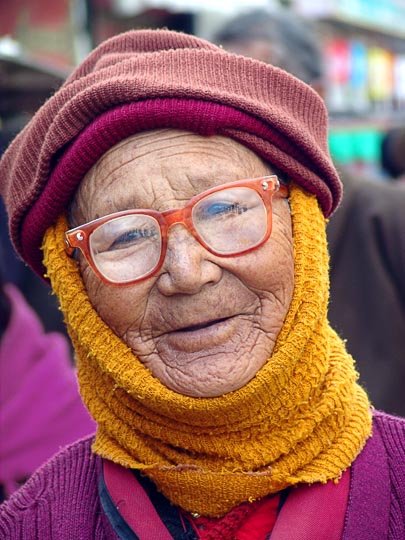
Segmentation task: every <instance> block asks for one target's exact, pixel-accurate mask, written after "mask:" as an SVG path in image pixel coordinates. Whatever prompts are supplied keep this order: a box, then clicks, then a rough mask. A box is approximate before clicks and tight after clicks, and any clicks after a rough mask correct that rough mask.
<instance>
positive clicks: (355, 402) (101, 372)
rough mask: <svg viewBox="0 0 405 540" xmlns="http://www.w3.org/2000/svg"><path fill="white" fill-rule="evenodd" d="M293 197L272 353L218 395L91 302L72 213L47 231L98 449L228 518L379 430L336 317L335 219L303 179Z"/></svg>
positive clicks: (326, 472)
mask: <svg viewBox="0 0 405 540" xmlns="http://www.w3.org/2000/svg"><path fill="white" fill-rule="evenodd" d="M290 203H291V210H292V219H293V240H294V257H295V286H294V293H293V298H292V302H291V305H290V308H289V311H288V314H287V317H286V320H285V322H284V325H283V327H282V329H281V331H280V333H279V336H278V339H277V342H276V345H275V348H274V351H273V354H272V355H271V357H270V358H269V359H268V361H267V363H266V364H265V365H264V367H263V368H262V369H261V370H259V372H258V373H257V374H256V376H255V377H254V378H253V379H252V380H251V381H250V382H249V383H248V384H246V385H245V386H244V387H242V388H240V389H239V390H236V391H233V392H230V393H228V394H225V395H223V396H220V397H215V398H194V397H189V396H184V395H181V394H178V393H176V392H174V391H172V390H169V389H168V388H167V387H165V386H164V385H163V384H161V383H160V381H159V380H158V379H156V378H154V377H153V376H152V375H151V373H150V372H149V371H148V370H147V369H146V368H145V366H144V365H143V364H142V363H141V362H140V361H139V359H138V358H137V357H136V356H135V355H134V354H133V352H132V351H131V350H130V349H129V348H128V347H127V346H126V345H125V344H124V343H123V342H122V341H121V340H120V339H119V338H118V337H117V336H116V335H115V334H114V333H113V332H112V331H111V329H110V328H109V327H108V326H107V325H106V324H105V323H104V322H103V321H102V320H101V318H100V317H99V316H98V314H97V312H96V311H95V309H94V308H93V306H92V304H91V303H90V300H89V298H88V296H87V293H86V290H85V288H84V285H83V282H82V280H81V277H80V273H79V270H78V266H77V262H76V261H75V260H74V259H71V258H69V257H68V256H67V255H66V253H65V250H64V232H65V230H66V228H67V223H66V220H65V219H64V218H60V219H59V220H58V222H57V224H56V225H55V226H54V227H50V228H49V229H48V231H47V233H46V235H45V240H44V255H45V258H44V263H45V266H46V268H47V272H48V276H49V278H50V280H51V283H52V287H53V290H54V291H55V293H56V294H57V296H58V298H59V301H60V304H61V309H62V311H63V312H64V315H65V320H66V324H67V326H68V329H69V333H70V336H71V338H72V341H73V344H74V347H75V350H76V354H77V359H78V375H79V383H80V391H81V394H82V398H83V401H84V403H85V404H86V406H87V407H88V409H89V411H90V413H91V414H92V416H93V417H94V419H95V420H96V421H97V424H98V430H97V434H96V438H95V442H94V445H93V450H94V452H95V453H97V454H99V455H101V456H102V457H104V458H107V459H110V460H112V461H114V462H116V463H119V464H121V465H122V466H124V467H130V468H133V469H139V470H142V471H143V472H144V473H145V474H146V475H147V476H149V477H150V478H151V479H152V480H153V481H154V482H155V484H156V485H157V487H158V489H159V490H160V491H161V492H162V493H163V494H164V495H165V496H166V497H167V498H168V499H169V500H170V501H171V502H172V503H173V504H176V505H178V506H180V507H182V508H183V509H185V510H187V511H190V512H197V513H198V514H201V515H206V516H211V517H219V516H222V515H224V514H225V513H226V512H228V511H229V510H230V509H232V508H233V507H235V506H236V505H238V504H240V503H242V502H243V501H254V500H256V499H258V498H260V497H263V496H265V495H267V494H270V493H275V492H277V491H279V490H281V489H283V488H285V487H287V486H292V485H294V484H298V483H314V482H327V481H328V480H334V481H338V480H339V478H340V476H341V475H342V472H343V471H345V470H346V469H347V468H348V467H349V466H350V465H351V463H352V462H353V460H354V459H355V458H356V456H357V455H358V454H359V452H360V451H361V449H362V448H363V446H364V444H365V441H366V439H367V437H369V436H370V433H371V414H370V405H369V401H368V398H367V395H366V393H365V392H364V390H363V389H362V388H361V387H360V386H359V385H358V384H357V382H356V381H357V378H358V375H357V373H356V371H355V368H354V362H353V359H352V357H351V356H350V355H349V354H348V353H347V351H346V350H345V346H344V344H343V342H342V340H341V339H340V338H339V337H338V336H337V335H336V333H335V332H334V331H333V330H332V329H331V327H330V326H329V323H328V321H327V305H328V295H329V278H328V254H327V244H326V235H325V219H324V217H323V216H322V213H321V211H320V209H319V207H318V203H317V200H316V198H315V197H314V196H313V195H309V194H308V193H305V192H304V191H303V190H302V189H301V188H300V187H298V186H296V185H292V186H291V194H290ZM135 286H136V285H135Z"/></svg>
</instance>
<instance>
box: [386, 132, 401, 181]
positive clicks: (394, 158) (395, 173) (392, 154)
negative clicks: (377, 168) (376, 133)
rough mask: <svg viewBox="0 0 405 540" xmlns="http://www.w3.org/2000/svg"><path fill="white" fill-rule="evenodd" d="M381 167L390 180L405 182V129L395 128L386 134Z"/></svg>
mask: <svg viewBox="0 0 405 540" xmlns="http://www.w3.org/2000/svg"><path fill="white" fill-rule="evenodd" d="M381 165H382V168H383V170H384V172H385V173H386V174H387V178H388V180H389V179H392V180H395V181H399V182H405V127H395V128H392V129H389V130H388V131H387V132H386V133H385V134H384V136H383V139H382V143H381Z"/></svg>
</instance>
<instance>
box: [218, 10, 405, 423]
mask: <svg viewBox="0 0 405 540" xmlns="http://www.w3.org/2000/svg"><path fill="white" fill-rule="evenodd" d="M214 41H215V42H216V43H218V44H220V45H221V46H223V47H224V48H225V49H227V50H230V51H232V52H235V53H236V54H242V55H246V56H251V57H253V58H257V59H259V60H262V61H263V62H269V63H271V64H273V65H276V66H278V67H280V68H282V69H284V70H286V71H289V72H290V73H292V74H293V75H295V76H296V77H298V78H300V79H301V80H303V81H304V82H306V83H307V84H309V85H310V86H312V87H313V88H314V90H316V91H317V92H318V93H319V94H320V95H321V96H323V95H324V84H325V69H324V63H325V61H326V59H325V58H323V55H322V50H321V45H320V42H319V39H318V37H317V32H316V30H315V28H314V26H313V23H312V22H311V21H309V20H307V19H303V18H301V17H299V16H298V15H296V14H294V12H291V11H287V10H282V9H280V10H276V11H267V10H266V11H265V10H255V11H252V12H249V13H247V14H243V15H240V16H237V17H236V18H234V19H232V20H230V21H229V22H228V23H227V24H226V25H225V26H224V27H223V28H222V29H220V30H219V31H218V33H217V34H216V35H215V37H214ZM401 134H402V141H403V137H404V135H403V130H402V131H400V132H399V133H398V132H397V130H396V131H395V132H393V134H392V135H391V137H390V140H389V144H388V143H386V146H387V148H388V146H389V148H390V150H391V148H393V147H394V144H392V143H393V142H394V141H395V145H396V146H395V148H396V151H395V152H394V151H391V153H390V154H389V156H390V165H391V171H392V170H393V169H392V167H394V166H395V167H396V169H395V170H396V171H399V169H398V168H401V164H402V166H403V163H404V155H405V154H404V151H403V147H401V148H402V150H399V151H398V147H399V146H400V145H399V144H398V141H399V140H401V139H400V136H399V135H401ZM402 144H403V143H402ZM386 155H388V151H387V152H386ZM391 156H392V157H391ZM394 156H395V157H394ZM387 162H388V158H387ZM401 170H402V169H401ZM340 176H341V179H342V181H343V185H344V196H343V202H342V204H341V206H340V207H339V209H338V211H337V212H336V213H335V214H334V215H333V217H332V218H331V220H330V222H329V224H328V227H327V234H328V243H329V250H330V268H331V270H330V279H331V284H330V290H331V300H330V306H329V318H330V321H331V324H332V326H333V327H334V328H335V329H336V330H337V331H338V333H339V334H340V335H341V336H342V338H344V339H346V340H347V348H348V350H349V352H350V353H351V354H352V355H353V356H354V358H355V360H356V364H357V368H358V369H359V371H360V381H361V382H362V384H364V385H365V387H366V388H367V390H368V392H369V394H370V397H371V400H372V403H373V405H374V406H375V407H377V408H381V409H383V410H386V411H388V412H391V413H392V414H398V415H401V416H403V415H405V398H404V394H403V381H404V380H405V188H404V187H403V186H399V185H392V183H384V182H375V181H371V180H367V179H364V178H359V177H354V176H353V175H350V174H349V173H347V172H344V171H340Z"/></svg>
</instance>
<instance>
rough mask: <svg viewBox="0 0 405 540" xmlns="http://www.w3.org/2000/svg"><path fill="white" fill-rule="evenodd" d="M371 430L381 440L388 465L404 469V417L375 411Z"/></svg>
mask: <svg viewBox="0 0 405 540" xmlns="http://www.w3.org/2000/svg"><path fill="white" fill-rule="evenodd" d="M373 430H374V436H376V435H377V434H378V437H379V438H380V439H381V441H382V444H383V446H384V449H385V452H386V455H387V459H388V461H389V464H390V466H391V467H394V468H397V467H398V468H401V469H402V471H405V418H401V417H399V416H393V415H390V414H386V413H383V412H379V411H375V412H374V413H373Z"/></svg>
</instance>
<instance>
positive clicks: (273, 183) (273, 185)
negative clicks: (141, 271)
mask: <svg viewBox="0 0 405 540" xmlns="http://www.w3.org/2000/svg"><path fill="white" fill-rule="evenodd" d="M235 187H247V188H250V189H253V190H255V191H256V192H257V193H258V194H259V195H260V197H261V199H262V200H263V202H264V205H265V207H266V210H267V231H266V234H265V236H264V238H263V240H261V241H260V242H259V243H258V244H257V245H255V246H253V247H250V248H248V249H243V250H241V251H237V252H235V253H229V254H223V253H218V252H217V251H215V250H214V249H212V248H211V247H210V246H208V245H207V244H206V243H205V242H204V240H203V239H202V238H201V237H200V236H199V234H198V233H197V231H196V230H195V228H194V225H193V220H192V211H193V207H194V206H195V205H196V204H197V203H198V202H199V201H200V200H201V199H203V198H205V197H207V196H208V195H211V194H213V193H216V192H218V191H223V190H225V189H230V188H235ZM277 192H278V193H280V195H282V196H283V197H287V196H288V188H287V186H286V185H284V184H281V183H280V181H279V179H278V177H277V175H274V174H273V175H270V176H260V177H258V178H252V179H248V180H237V181H236V182H230V183H228V184H221V185H219V186H215V187H213V188H210V189H208V190H206V191H203V192H202V193H199V194H198V195H195V196H194V197H192V198H191V199H190V200H189V201H188V203H187V204H186V205H185V206H184V207H183V208H173V209H171V210H166V211H164V212H158V211H157V210H151V209H142V208H141V209H133V210H122V211H121V212H115V213H113V214H108V215H107V216H103V217H101V218H98V219H94V220H92V221H89V222H88V223H85V224H84V225H79V226H78V227H75V228H74V229H70V230H68V231H66V233H65V249H66V252H67V254H68V255H69V256H72V255H73V252H74V250H75V249H76V248H77V249H80V251H81V252H82V253H83V255H84V257H85V258H86V260H87V262H88V263H89V265H90V267H91V268H92V270H93V272H94V273H95V274H96V275H97V276H98V277H99V278H100V279H101V281H103V282H104V283H107V284H109V285H115V286H126V285H130V284H132V283H138V282H141V281H144V280H145V279H147V278H149V277H151V276H152V275H153V274H155V273H156V272H157V271H158V270H159V269H160V268H161V266H162V264H163V261H164V259H165V257H166V250H167V241H168V234H169V229H170V227H171V226H172V225H174V224H177V223H179V224H182V225H184V226H185V227H186V228H187V230H188V231H189V232H190V233H191V234H192V235H193V237H194V238H195V239H196V240H197V241H198V242H199V243H200V244H201V245H202V246H203V247H204V248H205V249H206V250H207V251H209V252H210V253H212V254H213V255H216V256H218V257H224V258H227V257H236V256H238V255H241V254H242V253H243V254H244V253H249V252H250V251H253V250H255V249H257V248H258V247H260V246H262V245H263V244H264V243H265V242H266V241H267V240H268V238H269V237H270V234H271V230H272V223H273V220H272V199H273V195H274V194H275V193H277ZM132 214H141V215H148V216H151V217H153V218H154V219H156V221H157V222H158V223H159V226H160V232H161V238H162V246H161V254H160V258H159V261H158V262H157V264H156V265H155V267H154V268H153V269H152V270H151V271H150V272H148V274H146V275H144V276H141V277H140V278H136V279H131V280H128V281H123V282H122V281H120V282H117V281H111V280H109V279H108V278H106V277H105V276H104V275H103V274H102V273H101V272H100V271H99V270H98V268H97V266H96V264H95V263H94V261H93V258H92V255H91V251H90V246H89V240H90V236H91V234H92V233H93V232H94V230H95V229H97V227H99V226H100V225H103V224H104V223H106V222H108V221H111V220H112V219H116V218H120V217H124V216H129V215H132Z"/></svg>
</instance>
